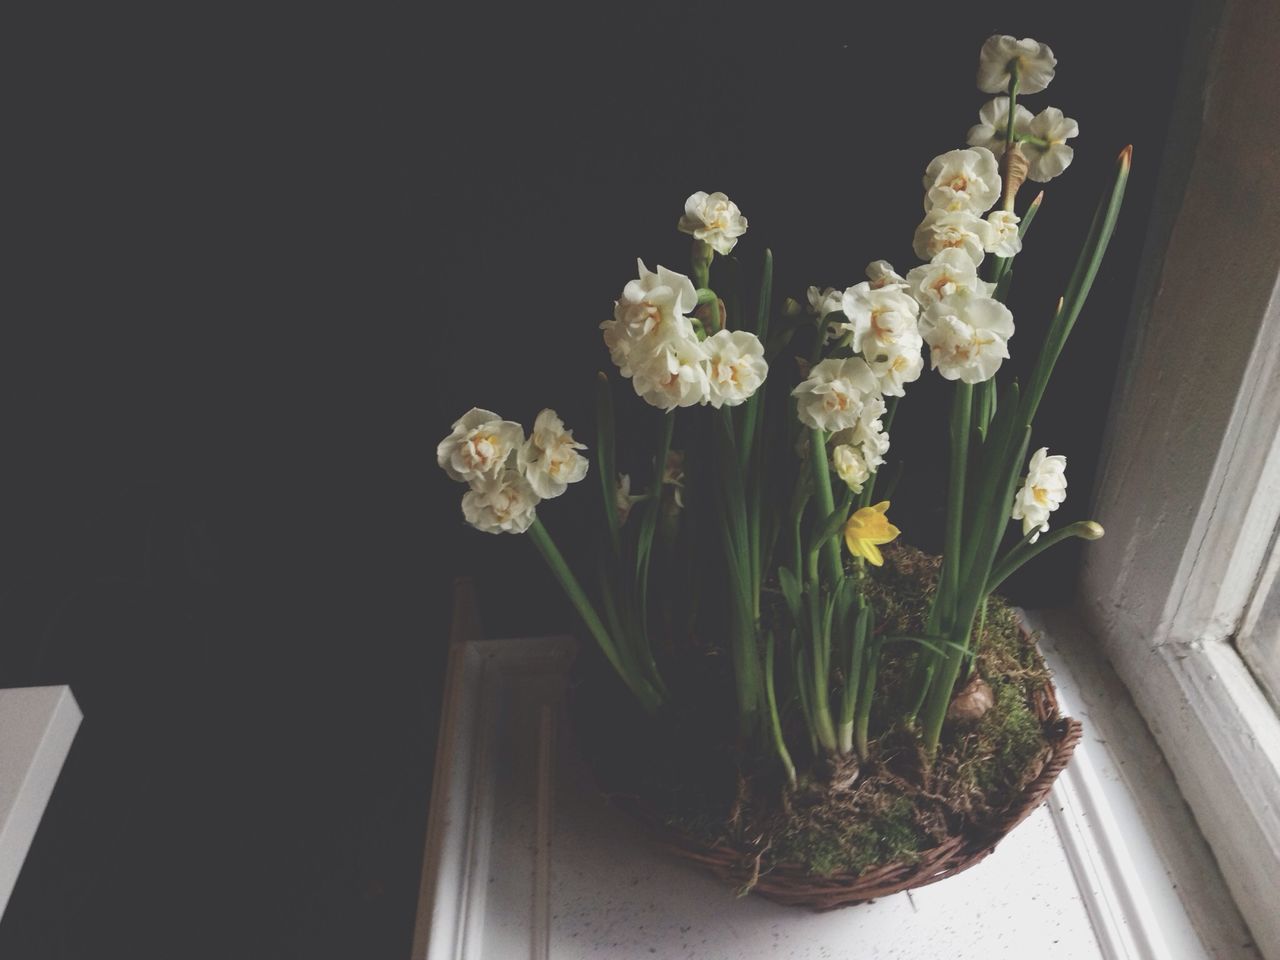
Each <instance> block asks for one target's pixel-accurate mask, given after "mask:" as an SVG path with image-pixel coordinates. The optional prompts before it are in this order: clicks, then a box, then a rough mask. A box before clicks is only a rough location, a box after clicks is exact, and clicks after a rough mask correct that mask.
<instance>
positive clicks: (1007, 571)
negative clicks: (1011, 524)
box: [985, 520, 1102, 595]
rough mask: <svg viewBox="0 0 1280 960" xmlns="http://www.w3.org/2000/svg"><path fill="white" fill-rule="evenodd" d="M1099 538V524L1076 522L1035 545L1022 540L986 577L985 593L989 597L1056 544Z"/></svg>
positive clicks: (1055, 531)
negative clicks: (1072, 540)
mask: <svg viewBox="0 0 1280 960" xmlns="http://www.w3.org/2000/svg"><path fill="white" fill-rule="evenodd" d="M1101 536H1102V527H1101V526H1100V525H1099V524H1097V523H1095V522H1094V521H1092V520H1078V521H1077V522H1075V523H1071V524H1068V525H1067V526H1065V527H1063V528H1061V529H1060V530H1054V531H1053V532H1052V533H1047V534H1045V535H1044V536H1043V537H1041V538H1040V539H1039V540H1037V541H1036V542H1035V543H1031V542H1030V541H1029V540H1028V539H1025V538H1024V539H1023V541H1022V542H1021V543H1019V544H1018V545H1017V546H1016V547H1014V548H1013V549H1012V550H1010V551H1009V552H1008V553H1007V554H1005V556H1004V557H1003V559H1001V560H1000V562H999V563H997V564H996V566H995V568H994V569H993V570H992V571H991V574H990V575H989V576H988V577H987V585H986V588H985V592H986V594H987V595H990V594H991V593H992V592H994V591H995V590H997V589H999V587H1000V584H1002V583H1004V582H1005V581H1006V580H1007V579H1009V577H1011V576H1013V574H1015V573H1016V572H1017V571H1018V570H1019V569H1020V568H1021V567H1022V566H1023V565H1024V564H1026V563H1028V562H1030V561H1031V560H1033V559H1035V558H1036V557H1038V556H1039V555H1040V554H1042V553H1044V551H1046V550H1048V549H1049V548H1050V547H1052V546H1053V545H1054V544H1056V543H1061V542H1062V541H1063V540H1069V539H1070V538H1072V537H1079V538H1080V539H1081V540H1097V539H1098V538H1099V537H1101Z"/></svg>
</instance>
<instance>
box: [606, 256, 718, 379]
mask: <svg viewBox="0 0 1280 960" xmlns="http://www.w3.org/2000/svg"><path fill="white" fill-rule="evenodd" d="M636 266H637V268H638V270H639V273H640V276H639V277H638V278H637V279H635V280H632V281H631V282H630V283H628V284H627V285H626V286H625V287H624V288H623V290H622V296H621V298H619V299H618V301H617V302H616V303H614V305H613V319H612V320H606V321H605V322H604V323H602V324H600V329H601V330H603V331H604V342H605V345H606V346H607V347H608V348H609V355H610V356H611V357H612V358H613V362H614V363H615V364H617V365H618V369H619V370H620V371H621V373H622V375H623V376H624V377H630V376H633V375H634V374H635V368H636V366H637V365H640V364H644V363H647V362H648V360H649V359H650V358H651V357H652V356H653V354H654V352H655V350H656V348H657V346H658V345H659V344H662V343H665V342H667V341H670V340H689V339H694V333H693V325H692V323H691V322H690V321H689V317H688V316H687V315H688V314H690V313H692V312H693V310H694V308H695V307H697V305H698V293H697V291H696V290H695V289H694V286H693V281H692V280H690V279H689V278H688V277H686V276H684V274H680V273H676V272H675V271H674V270H668V269H667V268H666V267H661V266H660V267H658V272H657V273H653V272H651V271H650V270H649V268H648V267H646V266H645V265H644V261H643V260H637V261H636Z"/></svg>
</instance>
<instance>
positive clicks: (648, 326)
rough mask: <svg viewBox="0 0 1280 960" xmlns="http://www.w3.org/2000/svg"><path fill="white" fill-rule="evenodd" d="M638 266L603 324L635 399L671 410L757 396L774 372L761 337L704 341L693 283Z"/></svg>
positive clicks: (737, 334)
mask: <svg viewBox="0 0 1280 960" xmlns="http://www.w3.org/2000/svg"><path fill="white" fill-rule="evenodd" d="M695 196H697V194H695ZM734 209H735V210H736V209H737V208H736V207H735V208H734ZM744 224H745V221H744ZM637 265H638V267H639V273H640V276H639V278H638V279H636V280H632V281H631V282H630V283H628V284H627V285H626V287H625V288H623V291H622V296H621V297H620V298H619V299H618V301H617V302H616V303H615V304H614V307H613V319H612V320H606V321H605V322H604V323H602V324H600V329H601V330H603V331H604V342H605V345H606V346H607V347H608V348H609V355H610V356H611V357H612V358H613V362H614V363H615V364H617V367H618V370H619V371H620V372H621V373H622V375H623V376H624V377H629V378H630V379H631V384H632V386H633V387H635V391H636V393H637V394H639V395H640V396H641V397H642V398H643V399H644V400H645V401H646V402H648V403H650V404H652V405H653V406H655V407H657V408H658V409H660V410H667V411H670V410H674V409H675V408H676V407H691V406H694V405H696V404H710V405H711V406H713V407H716V408H717V409H718V408H720V407H733V406H737V405H738V404H740V403H742V402H743V401H745V400H747V399H748V398H749V397H750V396H751V395H752V394H754V393H755V392H756V390H758V389H759V388H760V385H761V384H762V383H764V379H765V376H766V375H767V374H768V372H769V367H768V364H767V363H766V362H765V359H764V346H763V344H761V343H760V340H759V338H758V337H756V335H755V334H753V333H749V332H747V331H745V330H720V331H718V332H717V333H714V334H712V335H711V336H710V337H707V338H706V339H705V340H701V339H699V337H698V334H697V333H696V332H695V330H694V326H693V321H692V320H691V319H690V318H689V315H690V314H691V313H692V312H693V310H694V308H695V307H696V306H697V304H698V294H697V291H696V290H695V289H694V286H693V281H692V280H690V279H689V278H688V277H686V276H684V275H683V274H680V273H676V272H675V271H673V270H668V269H667V268H666V267H658V272H657V273H653V272H652V271H650V270H649V268H648V267H646V266H645V265H644V262H643V261H637Z"/></svg>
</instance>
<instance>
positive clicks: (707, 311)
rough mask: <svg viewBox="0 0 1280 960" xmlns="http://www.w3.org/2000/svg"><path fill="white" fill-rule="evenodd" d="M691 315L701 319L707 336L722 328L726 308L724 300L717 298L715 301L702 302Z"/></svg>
mask: <svg viewBox="0 0 1280 960" xmlns="http://www.w3.org/2000/svg"><path fill="white" fill-rule="evenodd" d="M693 315H694V316H695V317H697V318H698V319H699V320H701V321H702V327H703V329H704V330H706V332H707V336H711V335H712V334H715V333H719V332H720V331H721V330H723V329H724V325H725V317H726V310H725V306H724V301H723V300H721V299H719V298H717V299H716V302H715V303H704V304H703V305H702V306H700V307H698V309H696V310H694V311H693Z"/></svg>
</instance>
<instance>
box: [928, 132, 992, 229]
mask: <svg viewBox="0 0 1280 960" xmlns="http://www.w3.org/2000/svg"><path fill="white" fill-rule="evenodd" d="M999 199H1000V172H999V169H998V167H997V166H996V158H995V156H994V155H993V154H992V153H991V151H990V150H988V149H987V148H986V147H972V148H970V149H968V150H948V151H947V152H946V153H944V154H941V155H939V156H936V157H934V158H933V160H932V161H931V162H930V163H929V166H928V168H927V169H926V170H925V172H924V209H925V212H926V213H927V212H928V211H930V210H947V211H956V210H963V211H966V212H968V213H975V214H978V215H982V214H984V213H986V212H987V211H988V210H990V209H991V207H992V206H993V205H994V204H995V202H996V201H997V200H999Z"/></svg>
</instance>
